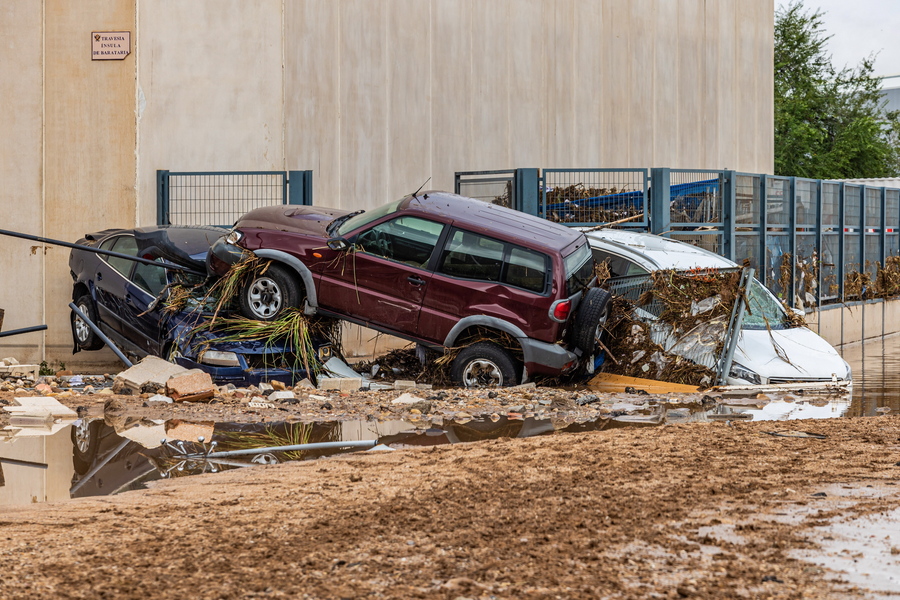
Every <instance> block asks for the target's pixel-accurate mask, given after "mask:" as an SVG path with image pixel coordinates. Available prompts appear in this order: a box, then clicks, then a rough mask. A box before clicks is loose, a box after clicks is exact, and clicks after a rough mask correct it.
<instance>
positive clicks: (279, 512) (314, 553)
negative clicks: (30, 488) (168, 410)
mask: <svg viewBox="0 0 900 600" xmlns="http://www.w3.org/2000/svg"><path fill="white" fill-rule="evenodd" d="M771 432H781V433H785V432H791V433H796V432H812V433H817V434H822V435H824V436H825V437H824V439H817V438H813V437H784V436H774V435H770V433H771ZM891 511H893V512H891ZM891 515H900V417H898V416H879V417H870V418H845V419H833V420H821V421H790V422H753V423H751V422H739V421H732V422H714V423H686V424H678V425H663V426H658V427H642V428H631V429H629V428H620V429H610V430H605V431H597V432H589V433H578V434H557V435H551V436H543V437H535V438H527V439H508V438H501V439H497V440H491V441H484V442H477V443H471V444H456V445H450V446H436V447H430V448H403V449H400V450H395V451H392V452H367V453H356V454H351V455H342V456H338V457H333V458H327V459H321V460H317V461H301V462H292V463H284V464H280V465H273V466H260V467H254V468H250V469H239V470H234V471H227V472H223V473H217V474H208V475H199V476H193V477H185V478H176V479H173V480H168V481H163V482H156V483H154V484H153V487H152V488H151V489H149V490H138V491H133V492H127V493H124V494H121V495H117V496H111V497H101V498H87V499H79V500H73V501H68V502H63V503H56V504H44V505H34V506H29V507H21V508H17V507H12V508H11V507H4V508H3V509H2V512H0V597H3V598H104V597H105V598H157V599H163V598H185V597H190V598H204V599H205V598H210V599H213V598H282V597H283V598H362V597H377V598H448V599H459V598H873V597H886V596H883V595H881V594H878V593H877V589H878V588H879V585H878V584H877V582H875V583H872V582H871V581H869V583H866V581H867V580H862V583H860V581H861V580H859V579H858V578H854V574H853V573H851V572H850V571H853V570H854V569H855V570H858V571H862V570H865V569H869V570H876V569H879V568H880V569H882V570H884V569H887V571H886V572H888V573H890V572H891V569H894V570H893V571H892V572H893V573H900V520H898V519H893V520H892V519H891ZM859 519H862V520H866V519H868V520H869V521H867V522H869V523H876V524H877V525H875V526H870V528H869V531H868V533H867V535H869V534H871V536H872V537H871V538H866V539H865V540H864V541H863V542H862V545H861V546H860V548H861V549H858V550H855V551H843V552H842V551H841V550H835V549H834V548H833V547H832V546H833V544H834V543H837V542H836V539H835V538H836V535H837V534H836V533H834V532H833V531H832V530H831V529H829V527H831V526H832V525H834V524H835V523H837V522H839V521H847V520H849V521H850V522H852V521H854V520H859ZM873 519H874V520H873ZM878 519H881V520H880V521H879V520H878ZM885 519H886V520H885ZM829 544H831V546H829ZM801 552H806V553H808V554H809V555H810V556H813V557H814V558H815V557H819V560H820V563H819V564H817V563H816V562H813V561H812V560H801V559H800V558H799V554H798V553H801ZM829 553H832V554H834V553H837V554H838V555H843V556H844V557H845V558H847V559H848V560H846V561H845V562H844V563H840V564H843V565H845V566H844V567H843V568H844V573H841V572H838V571H835V570H832V569H830V568H829V567H839V566H840V565H839V564H838V563H835V562H834V560H831V559H829V558H828V554H829ZM829 560H831V562H829ZM835 560H836V559H835ZM846 565H849V566H846ZM854 565H856V566H854ZM856 575H857V576H858V575H859V573H857V574H856ZM889 577H890V576H888V578H889ZM890 585H891V584H888V585H887V587H884V586H882V589H890ZM893 585H895V586H896V581H894V584H893ZM894 590H895V591H897V588H896V587H895V588H894Z"/></svg>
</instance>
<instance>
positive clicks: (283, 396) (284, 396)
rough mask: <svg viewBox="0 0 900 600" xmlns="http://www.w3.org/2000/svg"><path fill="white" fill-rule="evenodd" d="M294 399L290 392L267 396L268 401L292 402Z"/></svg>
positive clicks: (273, 393) (292, 393)
mask: <svg viewBox="0 0 900 600" xmlns="http://www.w3.org/2000/svg"><path fill="white" fill-rule="evenodd" d="M295 397H296V396H294V392H292V391H290V390H284V391H278V392H272V393H271V394H269V400H293V399H294V398H295Z"/></svg>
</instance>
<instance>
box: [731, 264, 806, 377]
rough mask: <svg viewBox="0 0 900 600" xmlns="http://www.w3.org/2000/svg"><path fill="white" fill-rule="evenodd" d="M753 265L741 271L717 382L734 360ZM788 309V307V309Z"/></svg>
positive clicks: (751, 281)
mask: <svg viewBox="0 0 900 600" xmlns="http://www.w3.org/2000/svg"><path fill="white" fill-rule="evenodd" d="M754 273H755V269H753V267H745V268H744V270H743V272H742V273H741V283H740V285H739V289H740V291H741V293H740V294H739V295H738V298H737V301H736V302H735V303H734V309H733V310H732V313H731V319H730V321H729V323H728V331H726V333H725V346H724V348H723V349H722V351H723V355H722V360H721V363H720V365H719V372H718V379H719V384H720V385H722V384H724V383H725V382H726V381H727V379H728V374H729V373H730V372H731V363H732V362H733V360H734V350H735V348H737V342H738V338H739V337H740V335H741V323H743V321H744V309H745V308H746V307H745V306H744V298H745V297H746V296H747V294H748V293H749V288H750V285H751V284H752V283H753V274H754ZM788 310H790V309H788Z"/></svg>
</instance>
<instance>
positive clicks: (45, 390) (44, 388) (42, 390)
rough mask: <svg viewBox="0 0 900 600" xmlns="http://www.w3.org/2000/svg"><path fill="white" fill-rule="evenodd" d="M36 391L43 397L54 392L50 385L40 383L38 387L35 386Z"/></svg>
mask: <svg viewBox="0 0 900 600" xmlns="http://www.w3.org/2000/svg"><path fill="white" fill-rule="evenodd" d="M34 391H36V392H37V393H39V394H42V395H43V394H50V393H52V392H53V387H52V386H50V385H47V384H46V383H39V384H37V385H36V386H34Z"/></svg>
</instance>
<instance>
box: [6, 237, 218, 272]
mask: <svg viewBox="0 0 900 600" xmlns="http://www.w3.org/2000/svg"><path fill="white" fill-rule="evenodd" d="M0 235H8V236H10V237H17V238H22V239H23V240H30V241H32V242H41V243H42V244H54V245H56V246H64V247H66V248H74V249H75V250H84V251H86V252H93V253H94V254H103V255H104V256H112V257H114V258H124V259H125V260H133V261H134V262H139V263H144V264H145V265H153V266H155V267H162V268H163V269H169V270H170V271H187V272H189V273H199V271H194V270H193V269H188V268H187V267H182V266H180V265H172V264H168V263H161V262H158V261H155V260H149V259H147V258H139V257H137V256H131V255H130V254H122V253H121V252H113V251H112V250H102V249H100V248H94V247H93V246H85V245H83V244H73V243H71V242H63V241H61V240H52V239H50V238H45V237H39V236H36V235H30V234H27V233H18V232H16V231H8V230H6V229H0ZM200 274H201V275H206V273H200Z"/></svg>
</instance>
